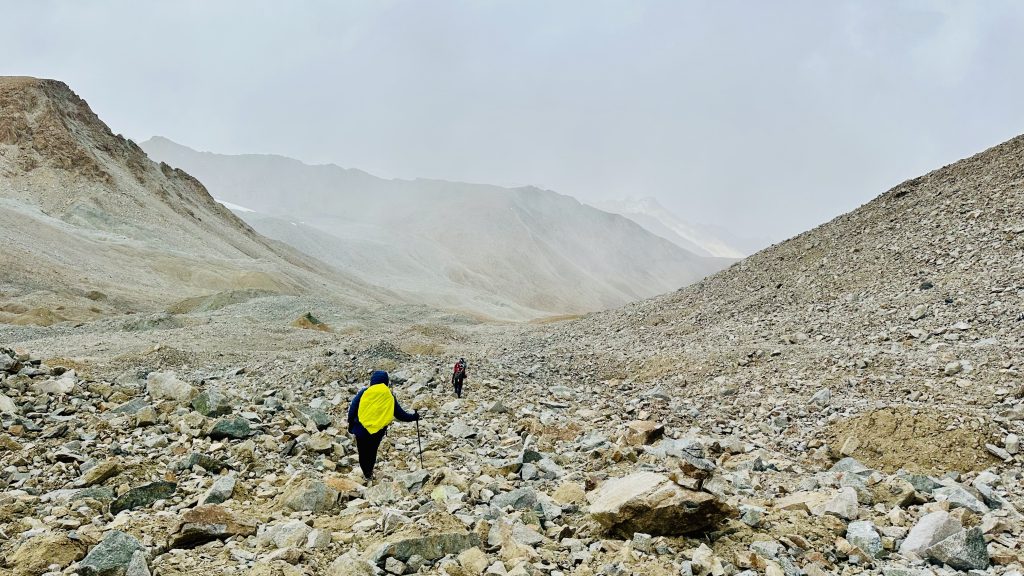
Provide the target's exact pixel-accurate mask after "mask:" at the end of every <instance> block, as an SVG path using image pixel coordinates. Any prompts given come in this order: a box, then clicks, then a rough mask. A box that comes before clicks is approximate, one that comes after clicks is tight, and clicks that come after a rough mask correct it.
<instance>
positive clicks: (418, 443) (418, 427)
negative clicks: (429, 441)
mask: <svg viewBox="0 0 1024 576" xmlns="http://www.w3.org/2000/svg"><path fill="white" fill-rule="evenodd" d="M416 446H417V447H419V449H420V470H422V469H423V444H422V443H420V421H419V420H416Z"/></svg>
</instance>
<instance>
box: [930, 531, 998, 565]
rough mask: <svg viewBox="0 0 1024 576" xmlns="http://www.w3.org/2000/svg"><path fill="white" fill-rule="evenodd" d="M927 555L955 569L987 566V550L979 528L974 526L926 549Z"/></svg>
mask: <svg viewBox="0 0 1024 576" xmlns="http://www.w3.org/2000/svg"><path fill="white" fill-rule="evenodd" d="M927 554H928V557H929V558H931V559H932V560H937V561H939V562H942V563H943V564H946V565H948V566H950V567H951V568H955V569H957V570H963V571H967V570H984V569H986V568H988V565H989V557H988V550H987V549H986V548H985V536H984V535H983V534H982V533H981V528H979V527H977V526H975V527H974V528H970V529H968V530H961V531H959V532H957V533H956V534H953V535H952V536H949V537H948V538H945V539H943V540H942V541H941V542H939V543H937V544H935V545H934V546H932V547H931V548H929V549H928V552H927Z"/></svg>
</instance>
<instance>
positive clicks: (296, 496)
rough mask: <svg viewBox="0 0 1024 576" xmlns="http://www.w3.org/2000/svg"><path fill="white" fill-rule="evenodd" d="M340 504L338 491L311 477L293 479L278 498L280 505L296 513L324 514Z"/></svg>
mask: <svg viewBox="0 0 1024 576" xmlns="http://www.w3.org/2000/svg"><path fill="white" fill-rule="evenodd" d="M337 503H338V491H337V490H335V489H334V488H331V487H330V486H328V485H327V484H326V483H325V482H324V481H323V480H320V479H319V478H313V477H309V476H298V477H296V478H293V479H292V480H291V481H289V483H288V484H287V485H286V486H285V490H284V492H283V493H282V494H281V496H279V497H278V504H279V505H280V506H282V507H284V508H287V509H289V510H294V511H300V510H308V511H310V512H324V511H326V510H330V509H331V508H334V506H335V505H336V504H337Z"/></svg>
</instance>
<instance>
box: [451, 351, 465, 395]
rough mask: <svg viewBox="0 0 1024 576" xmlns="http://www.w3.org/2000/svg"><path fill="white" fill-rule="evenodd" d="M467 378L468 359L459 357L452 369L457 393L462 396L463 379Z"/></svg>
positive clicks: (453, 382)
mask: <svg viewBox="0 0 1024 576" xmlns="http://www.w3.org/2000/svg"><path fill="white" fill-rule="evenodd" d="M465 379H466V359H465V358H459V361H458V362H456V363H455V369H454V370H453V371H452V384H454V385H455V395H456V396H458V397H459V398H462V381H463V380H465Z"/></svg>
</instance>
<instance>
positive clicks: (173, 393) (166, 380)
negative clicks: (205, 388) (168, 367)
mask: <svg viewBox="0 0 1024 576" xmlns="http://www.w3.org/2000/svg"><path fill="white" fill-rule="evenodd" d="M146 392H147V393H148V394H149V396H150V397H151V398H153V399H154V400H160V399H168V400H174V401H177V402H188V401H189V400H190V399H191V398H192V397H193V396H195V394H196V389H195V388H194V387H193V386H192V385H191V384H189V383H188V382H182V381H181V380H178V376H177V375H176V374H175V373H174V372H173V371H170V372H150V373H149V376H147V377H146Z"/></svg>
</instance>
